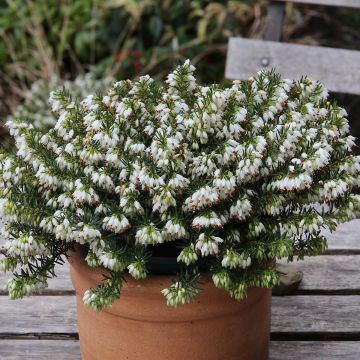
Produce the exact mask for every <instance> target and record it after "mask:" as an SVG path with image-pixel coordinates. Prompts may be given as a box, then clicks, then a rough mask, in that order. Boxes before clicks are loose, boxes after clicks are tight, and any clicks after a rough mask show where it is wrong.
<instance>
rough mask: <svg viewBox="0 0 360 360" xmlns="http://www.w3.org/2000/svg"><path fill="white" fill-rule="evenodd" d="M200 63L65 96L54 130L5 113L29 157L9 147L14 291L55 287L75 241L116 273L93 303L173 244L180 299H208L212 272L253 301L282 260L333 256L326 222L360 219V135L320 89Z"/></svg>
mask: <svg viewBox="0 0 360 360" xmlns="http://www.w3.org/2000/svg"><path fill="white" fill-rule="evenodd" d="M193 73H194V67H193V66H192V65H191V64H190V62H189V61H186V62H185V63H184V64H183V65H181V66H179V67H178V68H177V69H176V70H175V71H174V72H173V73H172V74H170V75H169V76H168V77H167V80H166V82H165V84H160V83H158V82H155V81H153V80H152V79H151V78H150V77H149V76H144V77H141V78H140V79H139V80H138V81H136V82H131V81H129V80H127V81H119V82H116V83H115V84H114V86H113V87H112V88H111V89H110V90H109V91H108V92H107V93H106V94H105V95H100V94H98V95H89V96H87V97H86V98H85V99H83V100H82V101H73V100H72V99H71V98H70V97H68V96H67V95H66V93H65V92H64V91H56V92H54V93H52V94H51V97H50V100H51V106H52V109H53V111H55V112H56V113H57V114H58V121H57V123H56V124H55V126H54V127H53V128H52V129H51V130H49V131H48V132H47V133H45V134H43V133H41V132H40V131H38V130H36V129H34V128H33V127H32V126H31V125H28V124H26V123H22V122H19V121H10V122H8V127H9V128H10V131H11V133H12V134H13V136H14V138H15V141H16V147H17V152H16V154H2V155H1V171H0V186H1V191H0V196H1V199H2V200H1V202H0V205H1V206H0V208H1V210H2V216H4V217H5V218H6V219H7V221H8V224H7V225H6V229H5V230H6V232H7V234H8V237H9V242H8V245H7V247H8V252H7V255H6V257H5V258H3V259H2V260H0V267H1V268H3V269H4V270H13V269H14V268H15V267H16V266H17V265H19V266H20V267H21V272H18V273H16V277H15V278H14V279H15V280H12V281H11V282H10V283H9V285H8V286H7V289H8V291H9V293H10V296H12V297H14V298H16V297H22V296H24V295H27V294H29V293H31V292H33V291H35V290H36V289H38V288H39V287H42V286H45V285H46V284H45V282H46V281H45V280H44V279H46V278H47V277H49V276H52V275H53V273H54V272H53V270H54V264H55V263H57V262H58V261H60V259H61V256H62V255H63V254H65V253H66V252H67V251H68V249H71V248H73V247H74V245H75V244H76V243H78V244H81V245H82V246H83V247H85V248H86V249H87V255H86V261H87V263H88V265H89V266H103V267H104V268H106V269H107V270H108V277H107V278H106V280H105V281H104V283H103V284H102V285H101V286H99V287H98V288H95V289H89V290H88V291H87V292H86V293H85V296H84V302H85V303H86V304H87V305H90V306H92V307H93V308H94V309H95V310H101V309H102V308H104V307H105V306H108V305H110V304H111V303H112V302H113V301H114V300H115V299H116V298H117V297H118V296H119V295H120V291H121V286H122V281H123V278H124V276H132V277H134V278H135V279H137V280H140V279H143V278H145V277H146V276H147V274H148V272H149V268H148V264H149V259H150V258H151V256H155V255H156V254H158V253H159V252H160V253H164V251H165V250H166V249H167V250H169V249H172V250H171V251H170V253H171V254H172V256H176V258H177V261H178V266H179V275H178V277H177V278H175V279H174V282H173V284H169V287H167V288H166V289H164V290H163V294H164V296H165V297H166V299H167V303H168V304H169V305H172V306H177V305H179V304H183V303H185V302H188V301H191V300H192V299H193V298H194V297H195V296H196V294H197V293H198V291H199V288H198V287H197V281H198V279H199V278H200V274H201V272H206V273H210V274H212V279H213V282H214V285H215V286H217V287H220V288H223V289H225V290H226V291H228V293H229V294H230V295H231V296H233V297H234V298H236V299H242V298H244V297H245V296H246V289H247V288H248V287H250V286H263V287H271V286H273V285H274V284H276V282H277V281H278V278H277V275H276V272H275V270H274V265H273V264H274V261H273V259H274V258H280V257H288V258H289V259H292V258H293V257H294V256H299V257H300V258H301V257H303V256H304V255H306V254H316V253H319V252H321V251H323V250H324V249H325V247H326V240H325V239H324V237H323V236H322V235H321V230H322V229H323V228H326V227H327V228H330V230H334V229H335V228H336V225H337V224H338V223H341V222H344V221H348V220H350V219H352V218H353V217H355V216H357V215H358V214H359V212H360V197H359V196H358V195H355V194H354V192H353V189H354V188H355V187H358V186H359V184H360V172H359V170H360V163H359V157H356V156H354V155H353V154H352V147H353V146H354V138H353V137H352V136H350V135H349V134H348V133H349V125H348V121H347V119H346V112H345V111H344V110H343V109H342V108H340V107H338V106H336V105H334V104H332V103H331V102H329V101H328V100H327V96H328V95H327V91H326V89H325V88H324V87H323V85H321V84H320V83H317V82H313V81H311V80H309V79H307V78H303V79H301V80H300V81H291V80H286V79H285V80H284V79H281V78H280V77H279V76H278V75H277V74H276V73H274V72H272V71H266V72H261V73H259V74H257V75H256V76H255V77H253V78H251V79H249V80H246V81H241V82H240V81H235V82H234V83H233V84H232V85H231V86H230V87H225V88H224V87H222V86H219V85H211V86H207V87H203V86H200V85H199V84H198V83H197V82H196V79H195V77H194V74H193ZM164 249H165V250H164ZM167 250H166V251H167ZM200 284H201V281H200Z"/></svg>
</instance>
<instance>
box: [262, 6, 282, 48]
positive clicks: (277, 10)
mask: <svg viewBox="0 0 360 360" xmlns="http://www.w3.org/2000/svg"><path fill="white" fill-rule="evenodd" d="M284 8H285V4H283V3H279V2H270V3H269V5H268V7H267V14H266V22H265V29H264V39H265V40H271V41H280V39H281V32H282V26H283V20H284Z"/></svg>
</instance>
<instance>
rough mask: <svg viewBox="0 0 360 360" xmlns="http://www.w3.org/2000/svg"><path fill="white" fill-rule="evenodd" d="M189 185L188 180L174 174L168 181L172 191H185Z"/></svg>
mask: <svg viewBox="0 0 360 360" xmlns="http://www.w3.org/2000/svg"><path fill="white" fill-rule="evenodd" d="M189 183H190V180H189V179H187V178H185V177H184V176H182V175H180V174H176V175H175V176H173V177H172V178H171V179H170V180H169V182H168V186H169V187H170V188H171V189H174V190H185V189H186V188H187V187H188V186H189Z"/></svg>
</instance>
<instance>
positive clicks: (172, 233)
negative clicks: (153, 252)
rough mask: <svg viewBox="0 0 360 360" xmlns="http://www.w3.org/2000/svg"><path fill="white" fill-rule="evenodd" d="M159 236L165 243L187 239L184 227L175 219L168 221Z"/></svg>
mask: <svg viewBox="0 0 360 360" xmlns="http://www.w3.org/2000/svg"><path fill="white" fill-rule="evenodd" d="M161 235H162V237H163V239H164V240H165V241H168V240H176V239H186V238H187V237H188V233H187V232H186V230H185V227H184V226H183V225H182V224H181V223H180V222H179V221H178V220H176V219H170V220H168V221H167V222H166V224H165V226H164V228H163V230H162V232H161Z"/></svg>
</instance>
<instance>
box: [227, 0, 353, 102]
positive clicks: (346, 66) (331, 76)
mask: <svg viewBox="0 0 360 360" xmlns="http://www.w3.org/2000/svg"><path fill="white" fill-rule="evenodd" d="M286 1H287V2H297V3H304V4H305V3H306V4H318V5H332V6H348V7H354V8H359V9H360V0H278V1H271V2H270V3H269V6H268V15H267V20H266V24H265V31H264V36H263V40H254V39H245V38H230V40H229V46H228V54H227V63H226V70H225V77H226V78H228V79H247V78H249V77H250V76H253V75H254V74H255V73H256V72H257V71H259V70H264V69H272V68H275V69H276V71H278V72H280V73H281V75H282V76H283V77H286V78H292V79H299V78H300V77H301V76H302V75H307V76H308V77H309V78H310V79H313V80H319V81H321V82H322V83H324V84H325V86H326V87H327V88H328V89H329V90H330V91H334V92H339V93H347V94H356V95H360V51H355V50H345V49H334V48H329V47H320V46H308V45H298V44H289V43H282V42H280V40H281V31H282V24H283V18H284V6H285V3H286Z"/></svg>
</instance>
